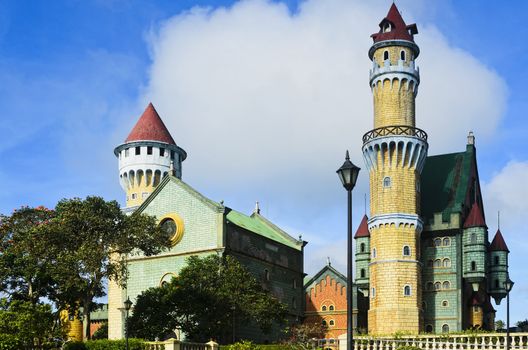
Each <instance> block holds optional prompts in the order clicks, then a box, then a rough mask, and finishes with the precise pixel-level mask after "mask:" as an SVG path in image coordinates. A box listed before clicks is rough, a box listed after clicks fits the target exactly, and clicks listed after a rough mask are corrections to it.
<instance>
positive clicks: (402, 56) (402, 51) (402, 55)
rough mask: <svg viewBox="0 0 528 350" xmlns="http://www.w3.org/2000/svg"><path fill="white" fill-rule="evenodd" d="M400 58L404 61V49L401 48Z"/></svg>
mask: <svg viewBox="0 0 528 350" xmlns="http://www.w3.org/2000/svg"><path fill="white" fill-rule="evenodd" d="M400 59H401V60H402V61H405V51H404V50H401V51H400Z"/></svg>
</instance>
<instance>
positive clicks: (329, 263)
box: [326, 256, 332, 266]
mask: <svg viewBox="0 0 528 350" xmlns="http://www.w3.org/2000/svg"><path fill="white" fill-rule="evenodd" d="M326 264H327V265H328V266H332V263H331V262H330V257H329V256H327V257H326Z"/></svg>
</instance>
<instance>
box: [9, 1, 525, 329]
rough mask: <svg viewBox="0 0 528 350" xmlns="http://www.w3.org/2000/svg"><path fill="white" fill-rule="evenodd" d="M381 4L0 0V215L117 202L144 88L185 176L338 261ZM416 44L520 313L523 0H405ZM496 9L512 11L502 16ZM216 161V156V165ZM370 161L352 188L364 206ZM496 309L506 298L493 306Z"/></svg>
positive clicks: (433, 115)
mask: <svg viewBox="0 0 528 350" xmlns="http://www.w3.org/2000/svg"><path fill="white" fill-rule="evenodd" d="M390 4H391V2H390V1H381V0H380V1H369V2H360V1H344V0H328V1H318V0H311V1H310V0H308V1H304V2H296V1H288V2H280V1H276V2H266V1H246V2H242V3H240V2H236V1H205V0H204V1H190V0H189V1H188V0H185V1H125V0H112V1H103V0H101V1H27V2H21V1H4V2H1V3H0V81H1V82H2V84H1V85H0V105H1V106H2V109H3V116H2V117H1V119H0V120H1V123H0V134H1V135H2V142H0V159H1V163H0V164H1V165H0V181H1V183H2V184H3V186H2V190H1V191H0V212H1V213H5V214H8V213H10V212H11V211H12V209H13V208H17V207H20V206H22V205H30V206H36V205H41V204H43V205H47V206H53V205H54V204H55V203H56V202H57V201H58V200H59V199H61V198H65V197H74V196H78V197H84V196H86V195H90V194H95V195H101V196H103V197H105V198H106V199H117V200H119V201H120V202H121V203H123V200H124V194H123V193H122V190H121V188H120V187H119V184H118V176H117V161H116V159H115V158H114V155H113V152H112V150H113V148H114V147H115V146H116V145H118V144H119V143H120V142H122V140H124V139H125V137H126V135H127V134H128V131H129V130H130V129H131V127H132V126H133V124H134V123H135V121H136V120H137V118H138V116H139V115H140V114H141V112H142V110H143V109H144V107H145V106H146V104H147V102H148V101H152V102H153V103H154V105H155V106H156V107H157V109H158V111H159V112H160V114H161V116H162V118H163V119H164V120H165V121H166V123H167V125H168V126H169V128H170V130H171V132H172V134H173V136H174V138H175V140H176V142H177V143H178V144H179V145H180V146H181V147H183V148H184V149H185V150H186V151H187V153H188V154H189V158H188V159H187V160H186V161H185V162H184V163H183V173H184V180H185V181H186V182H188V183H189V184H190V185H192V186H193V187H195V188H196V189H198V190H200V191H201V192H203V193H204V194H206V195H208V196H209V197H211V198H212V199H214V200H218V201H219V200H222V199H223V200H225V202H226V204H227V205H229V206H231V207H233V208H235V209H237V210H241V211H244V212H248V213H249V212H250V211H251V210H252V207H253V205H254V201H255V200H259V201H260V202H261V207H262V208H263V212H264V214H265V215H266V216H268V217H269V218H270V219H272V220H273V221H275V222H277V223H278V224H279V225H280V226H282V227H284V228H285V229H286V230H288V231H289V232H290V233H291V234H292V235H294V236H297V235H298V234H303V237H304V238H305V239H306V240H308V241H309V245H308V247H307V251H306V266H307V270H308V271H307V272H308V273H314V272H316V271H317V270H318V269H319V268H320V267H322V266H323V264H324V263H325V261H326V256H327V255H330V256H331V257H332V261H334V265H335V266H336V267H338V268H339V269H341V270H342V271H345V265H344V263H345V259H344V256H345V254H346V252H345V250H344V249H343V248H344V239H345V229H346V226H345V225H346V218H345V212H344V204H345V203H344V200H345V193H344V191H343V190H342V189H341V187H340V185H339V183H338V179H337V177H336V176H335V169H337V168H338V167H339V166H340V164H341V163H342V160H343V155H344V150H345V149H346V148H350V150H351V155H352V159H353V161H354V162H355V163H356V164H358V165H359V166H361V167H363V168H364V166H363V161H362V159H361V157H360V152H359V150H360V147H361V139H360V137H361V134H362V133H364V132H366V131H368V130H369V128H370V126H371V123H372V103H371V96H370V91H369V88H368V82H367V77H368V69H369V67H370V62H369V60H368V58H367V54H366V53H367V50H368V48H369V46H370V43H371V41H370V38H369V34H370V33H373V32H375V31H377V24H378V23H379V20H381V18H383V17H384V16H385V14H386V12H387V10H388V8H389V6H390ZM398 6H399V8H400V10H401V11H402V13H403V16H404V19H405V20H406V21H407V22H408V23H410V22H417V25H418V28H419V31H420V34H418V35H417V36H416V42H417V43H418V45H419V46H420V47H421V49H422V54H421V55H420V57H419V58H418V64H419V65H420V66H421V79H422V84H421V86H420V93H419V94H418V100H417V103H418V107H417V113H418V114H417V121H418V126H419V127H422V128H424V129H425V130H426V131H427V132H428V133H429V136H430V142H431V147H430V151H429V153H430V154H438V153H444V152H456V151H461V150H463V149H464V147H465V135H466V134H467V132H468V131H469V130H473V131H475V133H476V137H477V149H478V162H479V171H480V178H481V183H482V185H483V190H484V193H483V195H484V200H485V207H486V214H487V222H488V226H489V231H490V235H493V234H494V232H495V231H496V228H497V226H496V221H495V217H496V211H497V210H501V217H502V218H503V219H502V223H501V230H502V232H503V234H504V236H505V238H506V241H507V243H508V244H509V245H510V250H511V251H512V253H511V274H512V276H511V277H512V279H513V280H514V281H515V282H516V285H515V287H514V291H513V293H512V305H513V312H512V319H513V320H514V321H516V320H521V319H525V318H528V312H527V308H526V306H525V305H526V304H527V303H526V301H528V281H526V277H525V276H526V273H525V272H524V271H523V266H524V265H525V264H526V263H528V260H527V257H526V254H525V252H526V251H527V249H528V244H527V243H526V242H525V238H524V231H525V230H526V228H525V225H524V223H523V219H524V216H525V213H526V211H527V210H528V204H527V203H525V198H526V196H528V186H526V185H524V181H525V178H526V175H528V154H527V148H526V136H525V135H526V134H527V133H528V122H527V121H526V118H525V111H526V110H527V107H528V106H527V103H528V102H527V99H526V92H525V85H526V83H525V82H526V81H527V79H528V68H526V66H525V65H524V58H525V57H526V55H527V54H528V52H527V51H528V45H527V44H526V40H525V38H526V34H527V31H528V29H527V27H526V25H525V18H524V17H523V15H522V14H523V13H524V12H525V11H526V9H527V8H526V7H527V6H526V4H524V2H521V1H517V2H508V6H505V5H503V4H501V3H499V2H495V1H464V2H455V1H440V0H439V1H425V0H423V1H410V0H408V1H401V2H398ZM505 19H506V20H505ZM211 169H214V171H212V170H211ZM367 191H368V188H367V177H366V173H362V174H361V175H360V179H359V183H358V186H357V188H356V190H355V192H354V198H355V201H354V208H355V209H356V210H355V215H354V222H355V223H357V222H359V218H360V215H362V213H363V193H365V192H367ZM497 309H498V318H502V319H505V310H504V303H503V304H502V305H500V306H498V307H497Z"/></svg>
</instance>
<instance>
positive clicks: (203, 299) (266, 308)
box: [129, 255, 286, 344]
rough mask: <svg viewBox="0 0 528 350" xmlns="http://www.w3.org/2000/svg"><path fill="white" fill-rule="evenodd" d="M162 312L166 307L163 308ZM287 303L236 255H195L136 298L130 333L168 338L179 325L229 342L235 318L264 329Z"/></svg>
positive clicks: (200, 336) (197, 336) (200, 337)
mask: <svg viewBox="0 0 528 350" xmlns="http://www.w3.org/2000/svg"><path fill="white" fill-rule="evenodd" d="M162 311H164V312H162ZM285 313H286V308H285V306H284V305H283V304H281V303H280V302H279V301H278V300H277V299H276V298H274V297H273V296H271V295H270V294H269V293H268V292H267V291H265V290H264V289H263V288H262V286H261V285H260V284H259V283H258V282H257V281H256V280H255V278H254V277H253V276H252V275H251V274H250V273H249V272H248V271H247V270H246V269H245V268H244V267H243V266H242V265H240V263H239V262H238V261H237V260H235V259H234V258H232V257H230V256H227V257H225V258H221V257H219V256H217V255H210V256H207V257H204V258H199V257H197V256H192V257H190V258H188V259H187V263H186V266H185V267H184V268H183V269H182V270H181V271H180V274H179V275H178V277H177V278H174V279H173V280H172V281H171V282H170V283H167V284H166V285H165V286H163V287H158V288H151V289H149V290H147V291H145V292H143V293H142V294H141V295H140V296H139V297H138V299H137V301H136V305H135V307H134V314H133V315H132V317H131V318H130V319H129V322H130V323H129V327H130V328H129V329H130V334H132V335H133V336H135V337H140V338H145V339H155V338H160V339H164V338H165V337H166V336H167V335H168V334H169V333H170V332H172V330H173V329H176V328H180V329H181V330H182V331H183V332H185V334H186V335H187V337H188V339H189V340H191V341H197V342H206V341H208V340H210V339H211V338H212V339H216V340H217V341H219V342H221V343H224V344H225V343H229V342H230V340H231V339H232V333H231V332H232V328H233V319H235V322H236V323H237V324H242V323H246V322H249V321H250V320H251V321H253V322H256V323H257V324H258V325H259V326H260V328H261V329H262V330H263V331H264V332H266V331H269V330H270V329H271V326H272V324H273V323H274V322H278V323H280V322H282V321H283V320H284V317H285Z"/></svg>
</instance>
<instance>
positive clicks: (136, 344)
mask: <svg viewBox="0 0 528 350" xmlns="http://www.w3.org/2000/svg"><path fill="white" fill-rule="evenodd" d="M85 344H86V349H87V350H125V349H126V345H125V340H124V339H120V340H108V339H100V340H89V341H87V342H86V343H85ZM128 348H129V349H130V350H146V349H147V344H145V342H144V341H143V340H141V339H128Z"/></svg>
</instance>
